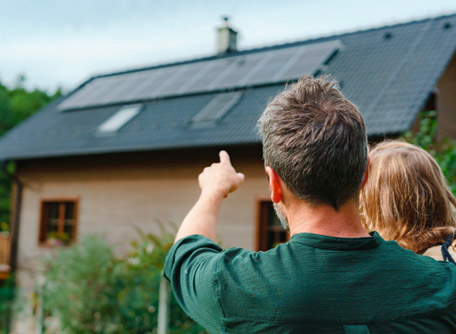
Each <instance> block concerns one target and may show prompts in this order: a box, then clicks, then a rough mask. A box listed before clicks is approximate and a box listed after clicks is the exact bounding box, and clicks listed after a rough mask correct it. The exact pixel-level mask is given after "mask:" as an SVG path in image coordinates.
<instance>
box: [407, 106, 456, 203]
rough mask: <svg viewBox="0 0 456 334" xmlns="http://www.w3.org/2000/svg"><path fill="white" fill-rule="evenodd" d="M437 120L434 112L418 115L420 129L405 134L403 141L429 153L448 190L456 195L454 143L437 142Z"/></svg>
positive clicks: (455, 148)
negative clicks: (445, 180)
mask: <svg viewBox="0 0 456 334" xmlns="http://www.w3.org/2000/svg"><path fill="white" fill-rule="evenodd" d="M436 135H437V119H436V112H435V111H427V112H423V113H422V114H421V115H420V129H419V131H418V132H417V133H412V132H410V131H409V132H407V133H405V134H404V139H405V140H407V141H408V142H410V143H412V144H414V145H417V146H420V147H422V148H423V149H425V150H426V151H427V152H429V153H430V154H431V155H432V156H433V157H434V158H435V160H436V161H437V162H438V164H439V165H440V168H441V169H442V172H443V174H444V175H445V177H446V179H447V181H448V184H449V186H450V189H451V190H452V192H453V194H455V195H456V142H455V141H454V140H450V139H448V138H446V139H443V140H440V141H437V140H436Z"/></svg>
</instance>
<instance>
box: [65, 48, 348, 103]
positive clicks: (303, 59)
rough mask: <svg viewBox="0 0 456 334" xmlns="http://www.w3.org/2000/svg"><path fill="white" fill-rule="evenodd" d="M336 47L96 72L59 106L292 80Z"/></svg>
mask: <svg viewBox="0 0 456 334" xmlns="http://www.w3.org/2000/svg"><path fill="white" fill-rule="evenodd" d="M341 45H342V44H341V42H340V41H338V40H335V41H329V42H323V43H315V44H308V45H302V46H293V47H287V48H280V49H274V50H269V51H262V52H258V53H251V54H244V55H242V54H241V55H238V56H233V57H225V58H220V59H212V60H205V61H200V62H194V63H187V64H178V65H173V66H167V67H157V68H152V69H147V70H142V71H136V72H126V73H120V74H116V75H111V76H101V77H98V78H95V79H93V80H91V81H89V82H88V83H87V84H85V85H84V86H83V87H81V88H80V89H79V90H78V91H76V92H75V93H74V94H73V95H71V96H70V97H69V98H67V99H66V100H65V101H63V102H62V103H61V104H60V105H59V109H60V110H64V109H82V108H87V107H94V106H101V105H107V104H117V103H128V102H133V101H144V100H149V99H154V98H159V97H168V96H179V95H188V94H194V93H199V92H211V91H218V90H225V89H235V88H242V87H250V86H257V85H264V84H274V83H280V82H286V81H289V80H296V79H298V78H299V77H301V76H302V75H304V74H315V72H317V71H318V69H319V68H320V66H321V65H322V64H323V63H324V62H325V61H326V60H327V59H328V58H329V57H331V56H332V55H333V54H334V52H335V51H336V50H338V49H339V48H340V47H341Z"/></svg>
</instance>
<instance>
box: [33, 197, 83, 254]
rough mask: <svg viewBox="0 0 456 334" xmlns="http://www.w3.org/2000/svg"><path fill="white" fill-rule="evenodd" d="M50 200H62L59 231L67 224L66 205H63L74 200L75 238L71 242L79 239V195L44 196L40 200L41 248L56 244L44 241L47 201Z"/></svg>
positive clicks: (39, 233) (39, 236)
mask: <svg viewBox="0 0 456 334" xmlns="http://www.w3.org/2000/svg"><path fill="white" fill-rule="evenodd" d="M49 202H60V205H59V233H62V232H63V228H64V225H65V205H62V204H63V203H64V202H73V205H74V208H73V210H74V222H73V224H74V226H73V238H72V239H71V240H70V244H72V243H74V242H76V241H77V235H78V227H79V198H78V197H76V198H75V197H56V198H42V199H41V200H40V216H39V217H40V218H39V219H40V220H39V224H38V246H39V247H41V248H53V247H54V246H52V245H50V244H49V243H47V241H46V240H45V241H43V240H44V239H45V238H43V233H45V230H46V229H45V227H44V224H45V220H46V219H45V218H46V216H47V212H46V210H45V205H44V204H45V203H49Z"/></svg>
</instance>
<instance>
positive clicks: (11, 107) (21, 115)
mask: <svg viewBox="0 0 456 334" xmlns="http://www.w3.org/2000/svg"><path fill="white" fill-rule="evenodd" d="M25 80H26V79H25V76H23V75H21V76H19V77H18V80H17V83H16V85H15V87H14V88H12V89H9V88H8V87H6V86H5V85H3V84H2V83H0V136H3V135H4V134H5V133H6V132H7V131H8V130H10V129H11V128H13V127H14V126H16V125H17V124H19V123H20V122H22V121H23V120H25V119H26V118H27V117H29V116H30V115H32V114H33V113H35V112H36V111H37V110H39V109H41V108H43V107H44V106H45V105H47V104H48V103H49V102H51V101H53V100H54V99H56V98H57V97H59V96H61V95H62V91H61V89H57V91H56V92H55V93H54V94H49V93H48V92H45V91H42V90H38V89H35V90H32V91H29V90H27V89H25V88H24V87H23V84H24V82H25ZM13 171H14V165H13V164H9V165H8V166H6V168H5V166H2V168H1V169H0V231H2V230H5V229H8V226H9V217H10V196H11V174H12V173H13Z"/></svg>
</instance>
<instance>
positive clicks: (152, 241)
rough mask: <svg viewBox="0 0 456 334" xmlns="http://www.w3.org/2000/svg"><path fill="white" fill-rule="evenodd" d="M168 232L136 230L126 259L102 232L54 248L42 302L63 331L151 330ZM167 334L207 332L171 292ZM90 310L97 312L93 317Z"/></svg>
mask: <svg viewBox="0 0 456 334" xmlns="http://www.w3.org/2000/svg"><path fill="white" fill-rule="evenodd" d="M172 244H173V236H172V235H170V234H164V235H163V236H162V237H157V236H156V235H154V234H144V233H140V240H138V241H135V242H133V243H132V246H133V249H132V251H131V253H130V254H129V256H128V257H127V258H121V259H118V258H117V259H116V258H115V257H114V256H113V250H112V247H111V246H109V245H107V243H106V241H104V239H103V238H101V237H96V236H90V237H88V238H86V239H84V240H83V241H82V242H81V243H80V244H77V245H73V246H70V247H68V248H66V249H59V250H58V255H57V257H56V258H55V259H52V260H51V261H50V262H48V264H49V265H50V270H49V271H48V272H47V273H46V280H47V282H48V283H47V284H46V289H45V291H46V292H45V299H44V300H45V307H46V309H47V311H48V312H49V313H50V314H52V315H53V316H57V317H58V318H59V320H60V322H61V326H62V329H64V332H65V333H66V334H73V333H78V334H85V333H108V334H109V333H119V334H120V333H131V334H140V333H156V331H157V321H158V303H159V285H160V280H161V275H162V271H163V264H164V261H165V258H166V255H167V253H168V251H169V249H170V248H171V246H172ZM170 309H171V311H170V324H169V333H170V334H179V333H190V334H199V333H206V332H205V331H204V329H203V328H201V327H200V326H198V325H197V324H195V323H194V322H193V321H192V320H191V319H190V318H188V317H187V316H186V315H185V314H184V312H183V311H182V310H181V309H180V307H179V306H178V304H177V302H176V300H175V299H174V298H173V297H172V299H171V305H170ZM93 315H96V316H95V317H94V316H93Z"/></svg>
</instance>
